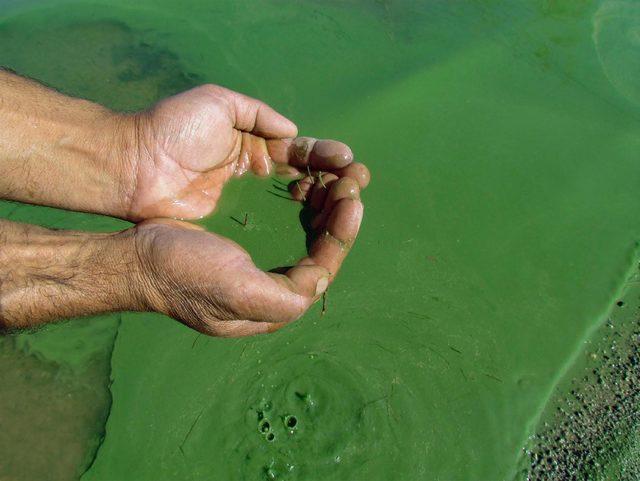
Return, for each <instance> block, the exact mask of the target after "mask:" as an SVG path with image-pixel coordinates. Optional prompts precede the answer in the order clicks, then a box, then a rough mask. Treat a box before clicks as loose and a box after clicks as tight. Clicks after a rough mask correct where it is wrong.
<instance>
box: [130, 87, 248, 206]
mask: <svg viewBox="0 0 640 481" xmlns="http://www.w3.org/2000/svg"><path fill="white" fill-rule="evenodd" d="M232 115H233V112H231V111H230V110H229V106H228V103H226V102H225V101H224V99H223V98H222V97H220V96H217V95H216V94H215V92H212V91H211V90H210V89H207V88H204V87H200V88H197V89H194V90H191V91H188V92H186V93H184V94H180V95H178V96H176V97H171V98H169V99H167V100H165V101H163V102H161V103H159V104H158V105H157V106H156V107H155V108H154V109H153V110H152V111H151V112H150V113H148V114H146V117H145V118H143V122H141V135H140V137H141V138H142V139H143V143H144V145H145V148H144V149H145V151H146V152H145V153H146V155H144V154H143V155H141V156H140V162H139V164H138V169H137V186H136V190H135V194H134V198H133V200H132V206H131V213H132V217H139V218H149V217H157V216H162V217H176V218H199V217H202V216H204V215H206V214H208V213H210V212H211V211H213V210H214V209H215V207H216V205H217V201H218V199H219V197H220V193H221V191H222V187H223V186H224V184H225V183H226V182H227V181H228V180H229V179H230V178H231V177H232V176H233V174H234V173H238V174H240V173H242V172H241V170H240V169H239V167H240V155H241V152H242V142H243V137H244V136H243V135H242V132H240V131H239V130H237V129H236V128H235V126H234V119H233V117H232Z"/></svg>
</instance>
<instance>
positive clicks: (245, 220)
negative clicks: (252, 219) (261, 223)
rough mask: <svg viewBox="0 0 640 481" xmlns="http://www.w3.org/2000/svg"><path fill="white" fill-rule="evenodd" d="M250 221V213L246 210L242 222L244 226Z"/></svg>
mask: <svg viewBox="0 0 640 481" xmlns="http://www.w3.org/2000/svg"><path fill="white" fill-rule="evenodd" d="M248 223H249V213H248V212H245V213H244V222H243V223H242V226H243V227H247V224H248Z"/></svg>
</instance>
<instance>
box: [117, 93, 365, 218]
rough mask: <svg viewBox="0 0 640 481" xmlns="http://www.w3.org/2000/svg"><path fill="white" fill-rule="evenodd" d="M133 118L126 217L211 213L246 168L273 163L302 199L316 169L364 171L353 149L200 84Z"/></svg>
mask: <svg viewBox="0 0 640 481" xmlns="http://www.w3.org/2000/svg"><path fill="white" fill-rule="evenodd" d="M136 119H137V120H138V122H137V124H138V126H137V129H136V131H137V141H136V143H137V144H138V151H139V153H138V155H137V157H138V160H137V164H136V169H135V188H134V191H133V194H132V198H131V204H130V213H129V218H130V219H132V220H141V219H149V218H154V217H173V218H179V219H195V218H200V217H203V216H205V215H207V214H209V213H210V212H212V211H213V210H214V209H215V207H216V205H217V202H218V199H219V197H220V194H221V192H222V188H223V187H224V184H225V183H226V182H227V181H228V180H229V179H230V178H231V177H232V176H234V175H236V176H240V175H242V174H244V173H245V172H247V171H251V172H253V173H255V174H257V175H261V176H265V175H269V174H270V173H271V169H272V161H273V162H276V163H277V164H279V166H280V167H281V168H285V170H287V173H288V174H290V175H293V176H298V175H299V176H303V175H302V174H304V173H306V174H308V177H307V178H306V179H302V182H301V184H296V186H297V189H296V190H295V191H293V192H292V193H293V195H294V198H296V199H297V200H302V199H304V198H305V197H306V191H308V190H309V189H310V185H311V184H312V183H313V179H314V178H315V177H317V175H318V172H319V171H324V172H332V174H333V175H334V177H336V178H337V177H344V176H348V177H352V178H353V179H354V180H356V181H357V182H358V184H360V187H364V186H365V185H366V184H367V183H368V181H369V172H368V170H367V169H366V167H365V166H364V165H362V164H359V163H353V162H352V161H353V155H352V153H351V150H350V149H349V148H348V147H347V146H346V145H344V144H342V143H340V142H336V141H332V140H320V141H316V139H311V138H304V137H301V138H295V139H294V137H295V136H296V135H297V128H296V126H295V125H294V124H293V123H292V122H291V121H289V120H287V119H286V118H284V117H283V116H282V115H280V114H278V113H277V112H276V111H275V110H273V109H272V108H270V107H269V106H268V105H266V104H264V103H262V102H259V101H257V100H254V99H252V98H250V97H246V96H244V95H241V94H238V93H235V92H232V91H230V90H227V89H224V88H222V87H217V86H213V85H204V86H201V87H197V88H195V89H192V90H189V91H187V92H184V93H182V94H179V95H176V96H175V97H171V98H169V99H166V100H163V101H162V102H160V103H159V104H157V105H156V106H155V107H154V108H153V109H152V110H150V111H149V112H145V113H143V114H139V115H138V116H137V117H136Z"/></svg>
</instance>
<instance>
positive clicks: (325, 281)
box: [316, 277, 329, 296]
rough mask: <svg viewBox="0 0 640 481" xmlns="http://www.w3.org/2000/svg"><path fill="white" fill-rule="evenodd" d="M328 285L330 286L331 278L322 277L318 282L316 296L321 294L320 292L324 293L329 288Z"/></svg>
mask: <svg viewBox="0 0 640 481" xmlns="http://www.w3.org/2000/svg"><path fill="white" fill-rule="evenodd" d="M327 287H329V278H328V277H322V278H320V280H319V281H318V283H317V284H316V296H319V295H320V294H322V293H324V291H326V290H327Z"/></svg>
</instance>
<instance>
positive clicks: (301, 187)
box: [289, 176, 315, 202]
mask: <svg viewBox="0 0 640 481" xmlns="http://www.w3.org/2000/svg"><path fill="white" fill-rule="evenodd" d="M314 183H315V179H314V178H313V177H309V176H306V177H304V178H302V179H300V180H294V181H293V182H291V183H290V184H289V193H290V194H291V197H293V199H294V200H297V201H298V202H306V201H307V196H308V195H309V192H310V191H311V188H312V187H313V185H314Z"/></svg>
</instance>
